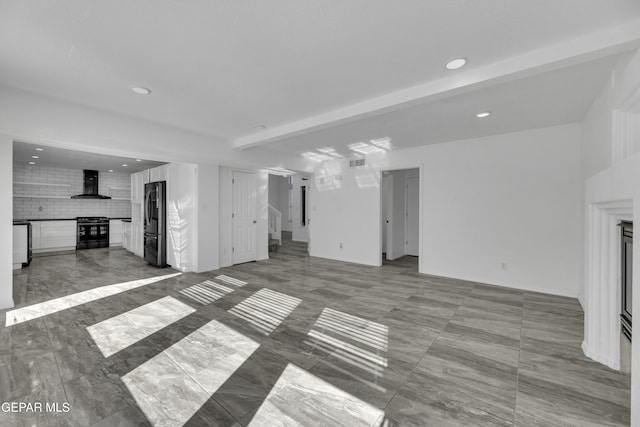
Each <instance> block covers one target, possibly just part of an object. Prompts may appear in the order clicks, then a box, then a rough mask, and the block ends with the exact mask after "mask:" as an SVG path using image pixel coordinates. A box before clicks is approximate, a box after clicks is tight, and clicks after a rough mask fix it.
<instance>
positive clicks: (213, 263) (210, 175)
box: [195, 164, 220, 273]
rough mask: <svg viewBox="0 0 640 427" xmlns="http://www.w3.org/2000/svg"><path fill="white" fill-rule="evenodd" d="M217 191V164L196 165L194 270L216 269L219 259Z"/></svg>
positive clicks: (218, 188)
mask: <svg viewBox="0 0 640 427" xmlns="http://www.w3.org/2000/svg"><path fill="white" fill-rule="evenodd" d="M219 191H220V185H219V182H218V165H204V164H201V165H198V167H197V194H198V197H197V199H196V200H197V202H198V209H197V224H198V227H197V235H196V238H197V242H198V243H197V250H196V253H197V263H196V268H195V271H196V272H197V273H201V272H203V271H210V270H216V269H218V268H219V266H220V262H219V261H220V259H219V253H218V250H219V235H218V231H219V221H220V217H219V214H220V209H219V204H218V200H219V194H218V193H219Z"/></svg>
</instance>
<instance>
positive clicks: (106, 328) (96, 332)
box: [87, 296, 196, 357]
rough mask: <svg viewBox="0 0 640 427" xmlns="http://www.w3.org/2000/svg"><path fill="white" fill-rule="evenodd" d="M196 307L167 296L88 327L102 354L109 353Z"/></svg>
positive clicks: (126, 345)
mask: <svg viewBox="0 0 640 427" xmlns="http://www.w3.org/2000/svg"><path fill="white" fill-rule="evenodd" d="M195 311H196V310H195V309H194V308H192V307H190V306H188V305H187V304H184V303H182V302H180V301H178V300H177V299H175V298H172V297H169V296H167V297H164V298H160V299H158V300H156V301H153V302H150V303H148V304H145V305H142V306H140V307H137V308H134V309H133V310H130V311H127V312H126V313H122V314H119V315H117V316H114V317H111V318H109V319H106V320H103V321H102V322H99V323H96V324H95V325H91V326H89V327H87V331H88V332H89V334H90V335H91V337H92V338H93V341H94V342H95V343H96V345H97V346H98V348H99V349H100V351H101V352H102V355H103V356H104V357H109V356H111V355H113V354H115V353H117V352H119V351H121V350H124V349H125V348H127V347H129V346H130V345H132V344H135V343H136V342H138V341H140V340H142V339H144V338H146V337H148V336H149V335H151V334H153V333H154V332H157V331H159V330H161V329H163V328H165V327H167V326H169V325H171V324H172V323H174V322H177V321H178V320H180V319H182V318H183V317H186V316H188V315H189V314H191V313H194V312H195Z"/></svg>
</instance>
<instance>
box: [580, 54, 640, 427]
mask: <svg viewBox="0 0 640 427" xmlns="http://www.w3.org/2000/svg"><path fill="white" fill-rule="evenodd" d="M629 102H632V103H633V104H635V108H636V109H635V110H632V111H631V112H635V113H636V114H637V113H640V111H638V109H640V51H637V52H636V53H635V54H634V56H633V58H632V59H631V60H630V61H629V62H628V63H624V64H620V65H619V66H618V67H617V69H616V71H615V72H614V73H613V74H612V79H611V81H610V82H608V84H607V85H605V86H604V87H603V89H602V91H601V92H600V94H599V95H598V97H597V99H596V100H595V101H594V103H593V105H592V106H591V108H590V109H589V111H588V113H587V115H586V117H585V119H584V122H583V126H582V184H583V187H584V189H585V193H584V194H585V196H584V202H585V203H584V208H585V210H586V212H587V213H588V215H587V221H586V225H585V235H586V239H585V242H586V243H587V245H585V247H586V248H587V249H589V248H591V250H585V260H586V261H585V263H584V264H585V268H584V270H583V271H584V272H585V274H584V275H585V280H584V284H585V285H584V288H583V292H582V294H583V295H584V297H583V299H584V302H585V303H584V304H583V305H584V308H585V341H584V343H583V348H584V349H585V353H587V354H588V355H589V356H590V357H592V358H593V359H595V360H598V361H600V362H602V363H605V364H607V365H609V366H612V367H615V366H616V365H617V364H618V363H619V360H616V358H617V357H619V346H618V342H619V319H618V314H619V303H620V300H619V288H618V286H619V283H618V281H617V280H616V279H617V278H618V276H619V272H618V271H616V270H617V263H618V260H617V259H613V257H612V256H611V254H610V253H609V252H603V251H605V250H606V249H602V248H601V247H598V248H593V246H594V243H595V244H596V246H604V245H606V243H607V242H606V241H605V240H609V241H611V242H612V243H613V247H616V246H617V243H618V242H619V237H618V234H617V232H616V231H617V230H612V228H613V227H615V224H613V223H614V222H615V217H616V212H617V211H618V210H619V209H618V208H617V207H616V206H617V205H619V204H621V203H623V204H624V205H625V206H630V207H631V210H632V212H633V213H632V215H633V220H634V222H636V223H640V187H639V186H638V182H640V153H638V151H639V149H640V146H639V145H640V144H639V143H638V138H640V136H639V135H640V128H635V129H633V132H632V133H635V137H636V140H635V141H633V143H632V144H630V148H631V150H630V151H631V153H635V154H631V155H630V156H629V157H627V158H624V159H623V160H619V161H616V159H614V156H613V153H614V151H616V149H617V148H618V147H619V145H618V143H619V142H620V140H621V139H620V135H621V134H620V130H621V127H622V130H623V131H625V132H628V130H629V129H628V128H626V127H624V126H621V124H620V122H616V120H615V117H616V112H617V111H620V110H622V111H625V110H626V108H627V107H628V105H629ZM633 120H634V122H635V123H636V124H637V123H638V117H637V116H636V117H635V118H634V119H633ZM611 203H613V204H614V209H608V206H609V204H611ZM605 236H606V237H605ZM607 237H608V238H609V239H607ZM598 251H600V253H598ZM639 252H640V251H636V253H634V255H633V270H634V272H636V271H640V253H639ZM607 258H612V259H611V261H612V263H613V264H616V267H615V268H610V270H614V271H608V270H607V266H606V262H604V261H603V259H604V260H606V259H607ZM633 307H640V275H638V274H635V273H634V275H633ZM631 402H632V404H631V425H633V426H640V404H638V402H640V340H638V339H634V340H633V342H632V361H631Z"/></svg>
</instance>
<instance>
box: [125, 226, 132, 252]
mask: <svg viewBox="0 0 640 427" xmlns="http://www.w3.org/2000/svg"><path fill="white" fill-rule="evenodd" d="M122 246H123V247H124V248H125V249H126V250H128V251H129V252H133V250H132V249H131V222H129V221H122Z"/></svg>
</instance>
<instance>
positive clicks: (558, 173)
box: [311, 125, 581, 297]
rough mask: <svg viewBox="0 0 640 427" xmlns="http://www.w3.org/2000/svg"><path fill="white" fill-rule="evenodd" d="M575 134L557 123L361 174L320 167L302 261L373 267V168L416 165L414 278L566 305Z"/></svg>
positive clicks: (575, 271) (575, 220) (573, 237)
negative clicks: (510, 291)
mask: <svg viewBox="0 0 640 427" xmlns="http://www.w3.org/2000/svg"><path fill="white" fill-rule="evenodd" d="M579 131H580V128H579V126H578V125H566V126H557V127H551V128H545V129H537V130H531V131H526V132H518V133H512V134H505V135H499V136H493V137H487V138H480V139H473V140H465V141H457V142H448V143H444V144H435V145H429V146H424V147H419V148H415V149H407V150H397V151H391V152H389V153H387V154H386V155H383V156H379V157H371V158H368V159H367V163H368V165H369V166H367V167H365V168H348V167H347V166H346V162H345V161H342V162H340V161H336V162H333V164H332V165H328V164H327V165H325V164H321V165H319V166H318V169H317V171H316V179H315V180H314V184H315V186H314V193H313V199H312V203H313V205H314V209H317V212H314V216H313V222H312V227H311V241H312V242H313V245H312V251H311V255H313V256H319V257H325V258H332V259H339V260H343V261H350V262H360V263H363V264H369V265H378V264H379V262H380V257H379V253H380V248H381V243H380V235H379V232H378V231H377V230H379V229H380V191H379V176H380V172H379V170H380V169H386V170H391V169H401V168H408V167H411V166H416V164H417V163H419V164H421V165H422V174H421V182H420V186H421V193H422V199H423V201H422V204H423V209H422V230H423V231H422V233H421V238H422V242H421V243H422V253H421V255H420V256H421V258H420V271H421V272H423V273H428V274H436V275H442V276H448V277H455V278H460V279H467V280H475V281H479V282H486V283H492V284H497V285H503V286H511V287H514V288H520V289H530V290H535V291H540V292H547V293H553V294H559V295H568V296H574V297H575V296H577V294H578V285H579V283H578V279H579V270H580V254H581V248H580V224H579V218H580V181H579V175H580V169H579V162H580V153H579V136H580V132H579ZM327 171H331V172H332V173H331V174H329V173H327ZM340 242H343V243H344V247H343V249H342V250H340V249H339V243H340ZM502 262H506V263H508V269H507V270H501V263H502Z"/></svg>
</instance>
